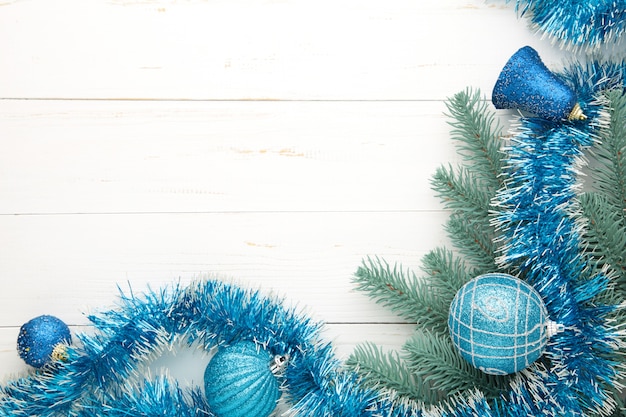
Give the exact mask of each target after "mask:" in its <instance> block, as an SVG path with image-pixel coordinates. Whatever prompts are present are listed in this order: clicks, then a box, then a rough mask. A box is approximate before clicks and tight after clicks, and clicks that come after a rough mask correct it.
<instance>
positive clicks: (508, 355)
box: [448, 273, 551, 375]
mask: <svg viewBox="0 0 626 417" xmlns="http://www.w3.org/2000/svg"><path fill="white" fill-rule="evenodd" d="M548 323H551V322H550V321H549V319H548V313H547V311H546V307H545V304H544V302H543V300H542V299H541V297H540V296H539V294H538V293H537V291H535V289H534V288H532V287H531V286H530V285H528V284H527V283H525V282H524V281H522V280H520V279H518V278H515V277H513V276H511V275H507V274H500V273H493V274H485V275H481V276H478V277H476V278H474V279H472V280H471V281H469V282H468V283H467V284H465V285H464V286H463V287H462V288H461V289H460V290H459V291H458V292H457V294H456V296H455V297H454V300H452V303H451V304H450V313H449V316H448V327H449V329H450V336H451V337H452V342H453V343H454V345H455V346H456V347H457V348H458V349H459V351H460V353H461V355H462V356H463V358H464V359H465V360H467V361H468V362H469V363H471V364H472V365H474V366H475V367H476V368H478V369H480V370H481V371H483V372H485V373H487V374H492V375H507V374H512V373H514V372H517V371H521V370H522V369H524V368H526V367H527V366H528V365H530V364H531V363H533V362H534V361H535V360H537V359H538V358H539V357H540V356H541V355H542V354H543V351H544V349H545V346H546V344H547V342H548V333H547V330H548V329H547V326H548Z"/></svg>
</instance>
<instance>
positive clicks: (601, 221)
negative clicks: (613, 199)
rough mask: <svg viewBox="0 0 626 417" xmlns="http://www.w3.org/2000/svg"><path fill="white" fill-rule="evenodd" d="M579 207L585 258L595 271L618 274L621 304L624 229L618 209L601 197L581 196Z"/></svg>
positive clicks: (625, 279) (625, 284) (625, 281)
mask: <svg viewBox="0 0 626 417" xmlns="http://www.w3.org/2000/svg"><path fill="white" fill-rule="evenodd" d="M580 207H581V210H582V214H583V216H584V217H585V218H586V219H587V224H586V227H585V229H584V232H583V234H582V239H583V245H584V250H585V254H586V255H587V257H589V258H591V259H590V261H591V262H592V264H593V265H594V267H595V269H596V270H599V271H601V270H603V269H605V268H609V269H610V270H612V271H613V272H615V273H617V274H616V277H615V283H616V284H617V285H616V286H615V289H616V290H618V293H619V294H620V295H619V296H618V298H620V300H619V301H618V302H621V300H622V299H624V295H625V292H626V259H625V256H626V225H625V224H624V221H623V215H622V213H621V210H620V209H619V208H618V207H615V206H614V205H613V204H611V203H610V202H609V201H608V198H607V197H606V196H604V195H603V194H600V193H593V192H592V193H585V194H583V195H581V196H580Z"/></svg>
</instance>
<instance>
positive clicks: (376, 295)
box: [354, 258, 452, 332]
mask: <svg viewBox="0 0 626 417" xmlns="http://www.w3.org/2000/svg"><path fill="white" fill-rule="evenodd" d="M354 282H355V283H356V284H357V289H358V290H360V291H365V292H367V293H368V295H369V296H370V297H371V298H372V299H374V300H375V301H376V302H377V303H379V304H382V305H384V306H385V307H388V308H390V309H391V310H392V311H393V312H394V313H396V314H398V315H399V316H400V317H402V318H403V319H405V320H407V321H409V322H411V323H416V324H417V325H419V326H426V327H431V328H435V329H438V330H439V331H442V332H445V331H447V324H446V323H447V320H448V309H449V306H450V301H452V299H450V301H448V302H447V304H446V300H442V299H441V297H440V296H439V294H438V293H437V292H434V291H430V290H429V285H428V283H427V282H426V281H424V280H419V279H417V277H416V276H415V274H414V273H412V272H410V271H408V270H406V269H403V268H401V267H400V266H398V265H394V266H393V267H391V266H390V265H389V263H387V262H386V261H385V260H383V259H380V258H374V259H372V258H367V260H365V261H363V264H362V266H361V267H359V268H358V269H357V271H356V274H355V277H354Z"/></svg>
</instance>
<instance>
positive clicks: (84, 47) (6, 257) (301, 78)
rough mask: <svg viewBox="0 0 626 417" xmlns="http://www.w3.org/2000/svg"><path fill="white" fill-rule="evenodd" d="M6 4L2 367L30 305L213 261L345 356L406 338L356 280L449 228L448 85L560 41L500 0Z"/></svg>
mask: <svg viewBox="0 0 626 417" xmlns="http://www.w3.org/2000/svg"><path fill="white" fill-rule="evenodd" d="M0 6H1V7H0V279H1V280H2V283H3V286H2V291H0V379H1V378H4V377H7V376H8V375H10V374H14V373H18V372H23V371H25V370H26V369H27V367H26V365H24V364H23V363H22V362H21V360H20V359H19V358H18V357H17V354H16V352H15V342H16V338H17V332H18V329H19V326H20V325H21V324H22V323H24V322H25V321H27V320H28V319H30V318H32V317H34V316H36V315H39V314H53V315H56V316H59V317H61V318H63V319H64V320H65V321H66V322H68V323H70V324H72V325H73V326H82V325H85V324H86V319H85V317H84V313H86V312H90V311H93V310H97V309H102V308H107V307H110V306H111V305H112V304H113V303H114V302H115V297H116V294H117V285H118V284H119V285H120V286H121V287H122V288H127V287H128V286H129V285H130V286H132V288H133V289H134V291H141V290H142V289H145V288H146V287H147V286H148V285H150V286H152V287H159V286H162V285H167V284H169V283H173V282H177V281H178V280H180V281H182V282H187V281H189V280H190V279H194V278H201V277H207V276H217V277H219V278H221V279H225V280H229V281H235V282H237V283H240V284H241V285H243V286H249V287H253V288H260V289H262V290H263V291H265V292H268V293H272V292H273V293H277V294H279V295H281V296H284V297H286V299H287V300H289V301H290V302H292V303H293V304H295V305H298V306H301V307H302V308H303V309H305V311H307V312H308V313H309V314H311V315H312V316H314V317H315V318H317V319H320V320H323V321H325V322H327V323H328V331H327V335H328V337H329V339H330V340H334V341H335V343H336V346H337V350H338V352H339V354H340V355H341V356H342V357H346V356H347V355H348V354H349V353H350V351H351V349H352V348H353V347H354V345H355V344H358V343H361V342H365V341H375V342H377V343H381V344H384V345H385V346H387V347H390V348H393V347H399V346H400V345H401V344H402V342H403V340H404V339H405V338H406V336H407V335H408V334H410V331H411V326H410V325H409V324H405V323H402V321H401V320H399V319H398V318H397V317H395V316H394V315H393V314H391V313H390V312H388V311H387V310H385V309H383V308H382V307H380V306H377V305H376V304H374V303H373V302H372V301H370V300H369V299H368V298H367V297H366V296H365V295H364V294H361V293H357V292H355V290H354V288H353V284H352V283H351V277H352V274H353V272H354V271H355V270H356V268H357V267H358V266H359V264H360V262H361V260H362V259H363V258H364V257H366V256H368V255H379V256H382V257H384V258H386V259H387V260H388V261H390V262H392V263H393V262H400V263H402V264H403V265H404V266H406V267H409V268H412V269H414V270H415V271H417V272H419V266H420V258H421V256H423V255H424V254H425V253H426V252H427V251H429V250H430V249H433V248H434V247H436V246H440V245H444V244H446V243H447V239H446V236H445V233H444V231H443V228H442V224H443V222H444V221H445V219H446V213H445V212H444V211H443V210H442V209H441V205H440V203H439V201H438V200H437V199H436V198H435V197H434V195H433V193H432V192H431V190H430V187H429V181H430V176H431V175H432V173H433V172H434V170H435V169H436V167H437V166H439V165H441V164H447V163H448V162H452V163H454V161H455V160H456V159H457V157H456V155H455V150H454V147H453V144H452V143H451V141H450V137H449V127H448V125H447V119H446V117H445V116H444V111H445V105H444V100H445V99H446V97H449V96H451V95H452V94H454V93H456V92H458V91H460V90H462V89H464V88H466V87H468V86H470V87H474V88H480V89H482V91H483V93H485V94H486V95H488V94H489V93H490V91H491V88H492V85H493V83H494V82H495V79H496V77H497V75H498V73H499V71H500V69H501V67H502V65H503V64H504V62H505V61H506V60H507V59H508V57H509V56H510V55H511V54H512V53H513V52H515V50H517V49H518V48H519V47H521V46H524V45H527V44H530V45H532V46H533V47H535V48H536V49H537V50H538V51H539V52H540V53H541V55H542V57H543V58H544V61H545V62H546V64H547V65H548V66H550V67H554V68H560V67H561V66H562V64H563V62H564V59H570V58H572V55H571V54H569V53H567V52H562V51H559V50H558V49H557V48H555V47H553V46H552V45H551V44H550V43H549V42H548V41H547V40H542V39H540V37H539V36H537V35H535V34H533V33H531V31H530V30H529V29H528V28H527V24H526V21H525V20H521V19H518V17H517V16H516V15H515V12H514V9H513V6H512V5H510V4H507V3H505V2H504V0H502V1H499V0H492V1H488V2H484V1H482V0H392V1H380V0H378V1H376V0H341V1H337V0H318V1H310V0H282V1H281V0H274V1H270V0H267V1H261V0H205V1H202V0H186V1H184V0H136V1H133V0H109V1H105V0H55V1H46V0H13V1H7V0H4V1H0Z"/></svg>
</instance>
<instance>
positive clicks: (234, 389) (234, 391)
mask: <svg viewBox="0 0 626 417" xmlns="http://www.w3.org/2000/svg"><path fill="white" fill-rule="evenodd" d="M272 364H273V358H272V357H271V355H270V354H269V353H268V352H267V351H265V350H264V349H262V348H261V347H259V346H257V345H256V343H254V342H249V341H243V342H239V343H236V344H234V345H231V346H227V347H223V348H221V349H220V350H219V351H218V352H217V353H216V354H215V356H214V357H213V358H212V359H211V362H209V364H208V366H207V367H206V370H205V372H204V390H205V394H206V398H207V402H208V403H209V406H210V407H211V411H213V413H215V415H216V416H217V417H249V416H255V417H267V416H268V415H270V414H271V412H272V411H274V408H276V403H277V401H278V399H279V398H280V395H281V391H280V388H279V384H278V379H277V378H276V376H275V375H274V374H273V373H272V370H271V367H272Z"/></svg>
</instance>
